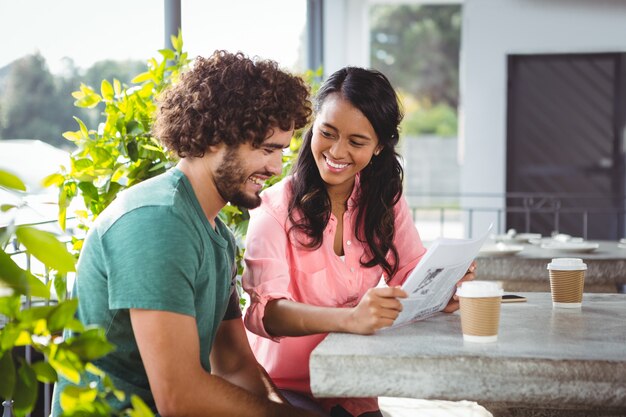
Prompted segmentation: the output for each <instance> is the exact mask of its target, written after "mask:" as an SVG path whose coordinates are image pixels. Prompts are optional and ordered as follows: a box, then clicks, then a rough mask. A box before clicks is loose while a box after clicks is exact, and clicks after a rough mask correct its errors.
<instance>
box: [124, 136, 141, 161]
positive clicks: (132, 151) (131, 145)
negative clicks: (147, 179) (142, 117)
mask: <svg viewBox="0 0 626 417" xmlns="http://www.w3.org/2000/svg"><path fill="white" fill-rule="evenodd" d="M126 151H127V152H128V157H129V158H130V160H131V161H133V162H136V161H137V159H138V158H139V151H138V149H137V142H135V141H134V140H133V141H131V142H128V143H127V144H126Z"/></svg>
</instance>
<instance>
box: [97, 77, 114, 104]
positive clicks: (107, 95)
mask: <svg viewBox="0 0 626 417" xmlns="http://www.w3.org/2000/svg"><path fill="white" fill-rule="evenodd" d="M100 93H101V94H102V98H104V99H105V100H109V101H110V100H113V97H114V93H113V86H112V85H111V83H110V82H108V81H107V80H102V84H101V85H100Z"/></svg>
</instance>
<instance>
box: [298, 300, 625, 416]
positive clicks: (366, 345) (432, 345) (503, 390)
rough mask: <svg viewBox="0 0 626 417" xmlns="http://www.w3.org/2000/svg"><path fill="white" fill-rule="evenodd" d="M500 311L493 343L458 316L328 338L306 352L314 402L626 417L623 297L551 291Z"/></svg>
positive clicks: (505, 413) (502, 413)
mask: <svg viewBox="0 0 626 417" xmlns="http://www.w3.org/2000/svg"><path fill="white" fill-rule="evenodd" d="M523 295H524V296H526V297H527V298H528V302H526V303H510V304H503V305H502V312H501V319H500V332H499V336H498V341H497V342H495V343H490V344H475V343H468V342H464V341H463V336H462V334H461V321H460V315H459V314H458V312H457V313H454V314H444V313H438V314H437V315H435V316H433V317H431V318H429V319H426V320H423V321H420V322H416V323H412V324H409V325H406V326H403V327H399V328H397V329H387V330H382V331H380V332H378V333H377V334H375V335H372V336H359V335H352V334H340V333H334V334H330V335H329V336H328V337H327V338H326V339H325V340H324V341H323V342H322V343H321V344H320V345H319V346H318V347H317V348H316V349H315V350H314V351H313V353H312V355H311V360H310V368H311V388H312V390H313V393H314V394H315V395H316V396H319V397H371V396H390V397H407V398H418V399H439V400H451V401H459V400H472V401H477V402H478V403H480V404H482V405H483V406H485V407H486V408H487V409H488V410H490V411H491V412H492V413H493V414H494V416H513V415H515V416H544V415H545V416H580V417H582V416H626V295H624V294H585V295H584V298H583V307H582V310H567V309H558V310H554V309H553V308H552V301H551V297H550V294H549V293H523Z"/></svg>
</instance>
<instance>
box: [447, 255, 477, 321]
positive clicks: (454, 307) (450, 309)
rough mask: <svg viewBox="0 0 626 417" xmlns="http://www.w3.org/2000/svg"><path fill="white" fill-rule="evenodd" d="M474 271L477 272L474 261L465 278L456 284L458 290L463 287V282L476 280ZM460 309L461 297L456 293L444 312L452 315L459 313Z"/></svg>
mask: <svg viewBox="0 0 626 417" xmlns="http://www.w3.org/2000/svg"><path fill="white" fill-rule="evenodd" d="M474 271H476V261H472V264H471V265H470V267H469V268H468V269H467V272H466V273H465V275H463V277H462V278H461V279H460V280H459V282H457V283H456V286H457V288H458V287H460V286H461V283H462V282H464V281H471V280H473V279H474V278H476V276H475V275H474ZM458 309H459V297H458V296H457V295H456V293H455V294H454V295H452V298H450V301H449V302H448V305H447V306H446V308H444V309H443V312H444V313H452V312H454V311H457V310H458Z"/></svg>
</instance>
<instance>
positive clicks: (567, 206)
mask: <svg viewBox="0 0 626 417" xmlns="http://www.w3.org/2000/svg"><path fill="white" fill-rule="evenodd" d="M405 196H406V198H407V200H408V201H409V206H410V207H411V210H412V213H413V219H414V221H415V222H416V224H418V229H419V225H420V223H421V224H422V225H424V224H428V223H430V224H431V230H432V223H436V224H437V225H438V228H437V232H438V235H445V234H446V233H445V228H446V224H448V223H450V222H455V223H456V224H457V226H458V227H457V230H456V231H457V233H456V234H457V235H458V234H459V233H458V228H459V227H460V228H461V229H462V231H461V234H462V235H463V236H451V237H473V235H474V233H475V232H477V230H476V223H477V219H478V221H480V223H481V224H483V225H484V224H488V223H493V225H494V232H495V233H498V234H501V233H504V232H506V230H507V229H509V228H511V227H514V228H516V229H517V231H518V232H541V233H542V234H544V235H550V234H554V233H567V234H572V235H576V236H580V237H583V238H584V239H588V238H594V239H602V240H619V239H620V238H622V237H624V236H625V235H626V230H625V227H626V221H625V220H626V210H625V207H626V200H625V199H624V198H623V197H621V198H617V197H606V196H600V195H589V194H571V193H507V194H488V193H466V194H444V193H441V194H436V193H429V194H415V193H412V194H406V195H405ZM438 201H445V205H444V204H441V205H440V204H438ZM451 201H452V202H453V203H452V204H451ZM431 237H432V236H431ZM435 237H436V236H435Z"/></svg>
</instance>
